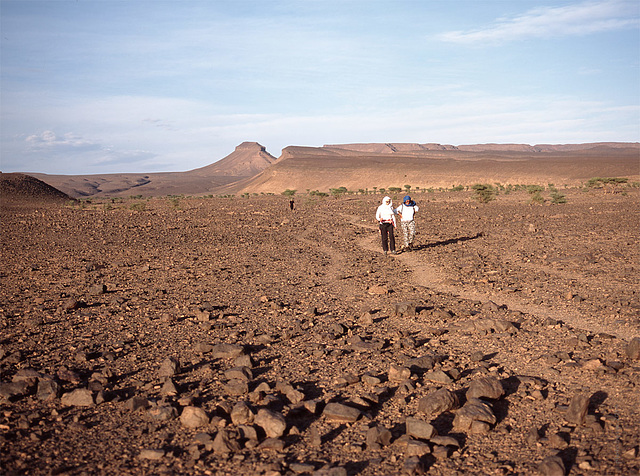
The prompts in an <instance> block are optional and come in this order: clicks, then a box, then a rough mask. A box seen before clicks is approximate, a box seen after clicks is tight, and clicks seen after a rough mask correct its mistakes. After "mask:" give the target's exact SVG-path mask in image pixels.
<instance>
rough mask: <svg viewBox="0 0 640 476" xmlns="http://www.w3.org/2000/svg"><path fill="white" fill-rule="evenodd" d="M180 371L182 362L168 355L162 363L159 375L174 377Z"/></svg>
mask: <svg viewBox="0 0 640 476" xmlns="http://www.w3.org/2000/svg"><path fill="white" fill-rule="evenodd" d="M178 373H180V362H178V360H177V359H176V358H174V357H167V358H166V359H164V360H163V361H162V363H161V364H160V369H159V370H158V376H159V377H173V376H174V375H176V374H178Z"/></svg>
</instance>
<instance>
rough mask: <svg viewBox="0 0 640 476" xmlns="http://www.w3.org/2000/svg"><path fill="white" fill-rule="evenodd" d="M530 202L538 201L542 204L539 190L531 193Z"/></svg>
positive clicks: (542, 200) (542, 199) (542, 198)
mask: <svg viewBox="0 0 640 476" xmlns="http://www.w3.org/2000/svg"><path fill="white" fill-rule="evenodd" d="M531 203H538V204H540V205H542V204H543V203H544V197H543V196H542V194H541V193H540V192H534V193H532V194H531Z"/></svg>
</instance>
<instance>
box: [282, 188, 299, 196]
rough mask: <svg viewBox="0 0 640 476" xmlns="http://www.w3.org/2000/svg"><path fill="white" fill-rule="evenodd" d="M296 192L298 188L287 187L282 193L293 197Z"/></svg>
mask: <svg viewBox="0 0 640 476" xmlns="http://www.w3.org/2000/svg"><path fill="white" fill-rule="evenodd" d="M295 194H296V190H290V189H286V190H285V191H284V192H282V195H284V196H285V197H293V196H294V195H295Z"/></svg>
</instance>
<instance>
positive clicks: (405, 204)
mask: <svg viewBox="0 0 640 476" xmlns="http://www.w3.org/2000/svg"><path fill="white" fill-rule="evenodd" d="M417 211H418V205H416V202H415V201H413V200H412V199H411V197H410V196H409V195H406V196H405V197H404V198H403V199H402V205H400V206H399V207H398V208H396V213H397V214H399V215H400V226H401V227H402V233H403V235H404V246H403V247H402V249H403V250H410V249H411V248H413V241H414V240H415V238H416V222H415V220H414V218H415V213H416V212H417Z"/></svg>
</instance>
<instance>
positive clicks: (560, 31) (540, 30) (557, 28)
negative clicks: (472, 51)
mask: <svg viewBox="0 0 640 476" xmlns="http://www.w3.org/2000/svg"><path fill="white" fill-rule="evenodd" d="M638 25H640V20H639V18H638V6H637V2H636V0H631V1H629V0H606V1H596V2H584V3H579V4H575V5H569V6H566V7H541V8H535V9H532V10H529V11H528V12H526V13H525V14H523V15H521V16H516V17H512V18H500V19H498V20H497V21H496V23H495V24H494V25H492V26H489V27H486V28H481V29H477V30H470V31H450V32H446V33H443V34H441V35H439V38H440V39H441V40H443V41H446V42H452V43H465V44H469V43H470V44H478V43H504V42H509V41H514V40H522V39H526V38H557V37H563V36H580V35H588V34H592V33H600V32H606V31H614V30H621V29H628V28H634V27H636V28H637V27H638Z"/></svg>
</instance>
